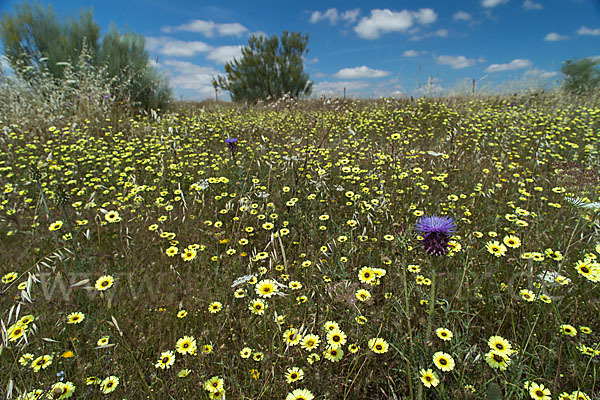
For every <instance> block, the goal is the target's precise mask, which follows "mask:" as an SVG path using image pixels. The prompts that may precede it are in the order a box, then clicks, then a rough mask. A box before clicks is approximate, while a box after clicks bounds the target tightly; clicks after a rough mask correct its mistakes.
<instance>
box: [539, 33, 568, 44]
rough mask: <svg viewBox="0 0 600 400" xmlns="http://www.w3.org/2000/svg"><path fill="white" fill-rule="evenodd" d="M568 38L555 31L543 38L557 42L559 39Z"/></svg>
mask: <svg viewBox="0 0 600 400" xmlns="http://www.w3.org/2000/svg"><path fill="white" fill-rule="evenodd" d="M568 38H569V37H568V36H564V35H559V34H558V33H556V32H550V33H549V34H547V35H546V37H545V38H544V40H545V41H546V42H558V41H559V40H567V39H568Z"/></svg>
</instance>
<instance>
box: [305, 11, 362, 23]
mask: <svg viewBox="0 0 600 400" xmlns="http://www.w3.org/2000/svg"><path fill="white" fill-rule="evenodd" d="M359 14H360V10H359V9H358V8H355V9H353V10H348V11H344V12H343V13H341V14H339V13H338V10H337V8H329V9H328V10H327V11H325V12H321V11H314V12H313V13H312V14H311V15H310V19H309V20H308V21H309V22H311V23H313V24H314V23H317V22H319V21H322V20H325V19H327V20H329V23H330V24H331V25H335V24H336V23H337V22H338V21H339V20H340V19H341V20H343V21H348V22H354V21H356V19H357V18H358V15H359Z"/></svg>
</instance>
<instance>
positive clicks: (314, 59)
mask: <svg viewBox="0 0 600 400" xmlns="http://www.w3.org/2000/svg"><path fill="white" fill-rule="evenodd" d="M302 60H303V61H304V62H305V63H307V64H316V63H318V62H319V58H318V57H313V58H306V57H302Z"/></svg>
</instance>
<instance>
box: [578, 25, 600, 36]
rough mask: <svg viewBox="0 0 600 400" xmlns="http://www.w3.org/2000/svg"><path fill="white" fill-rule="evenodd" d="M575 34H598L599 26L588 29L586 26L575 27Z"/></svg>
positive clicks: (599, 31)
mask: <svg viewBox="0 0 600 400" xmlns="http://www.w3.org/2000/svg"><path fill="white" fill-rule="evenodd" d="M577 34H578V35H591V36H600V28H597V29H590V28H588V27H587V26H582V27H581V28H579V29H577Z"/></svg>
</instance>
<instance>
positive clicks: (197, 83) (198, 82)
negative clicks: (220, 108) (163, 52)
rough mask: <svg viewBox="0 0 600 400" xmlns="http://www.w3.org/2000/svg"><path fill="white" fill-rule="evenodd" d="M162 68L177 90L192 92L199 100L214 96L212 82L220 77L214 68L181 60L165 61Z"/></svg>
mask: <svg viewBox="0 0 600 400" xmlns="http://www.w3.org/2000/svg"><path fill="white" fill-rule="evenodd" d="M160 66H161V67H162V68H164V69H166V70H167V72H168V73H169V75H170V83H171V84H172V85H173V87H174V88H175V89H183V90H192V91H194V92H195V93H196V94H197V95H198V96H197V97H199V98H207V97H212V95H213V94H214V88H213V86H212V80H213V78H215V77H216V76H218V75H219V71H217V70H215V69H214V68H212V67H202V66H199V65H195V64H192V63H191V62H189V61H179V60H165V61H164V62H163V63H161V64H160ZM195 97H196V96H195Z"/></svg>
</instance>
